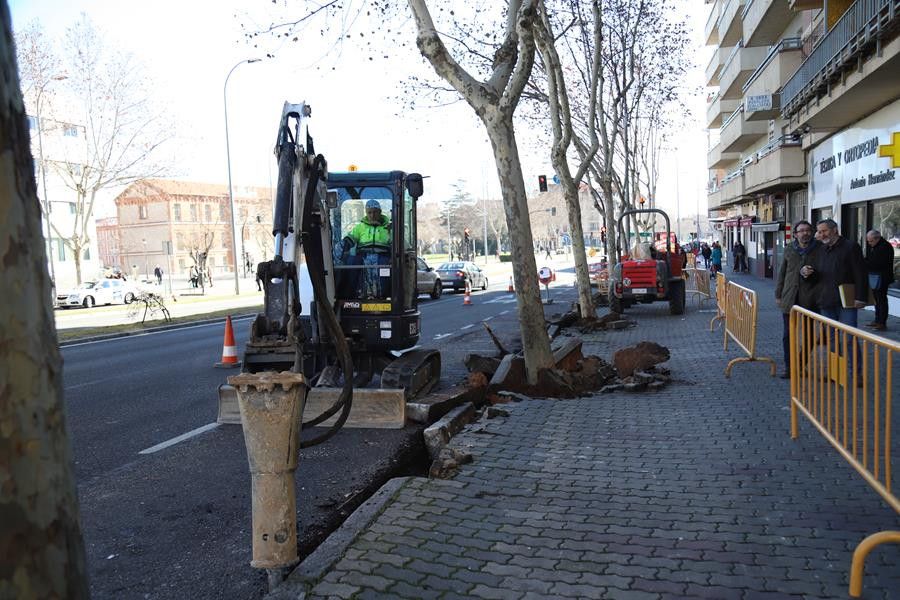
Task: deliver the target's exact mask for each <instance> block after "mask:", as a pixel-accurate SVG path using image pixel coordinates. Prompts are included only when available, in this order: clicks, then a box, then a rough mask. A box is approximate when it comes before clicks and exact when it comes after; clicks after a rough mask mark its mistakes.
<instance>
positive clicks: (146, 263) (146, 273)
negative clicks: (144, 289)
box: [141, 238, 150, 281]
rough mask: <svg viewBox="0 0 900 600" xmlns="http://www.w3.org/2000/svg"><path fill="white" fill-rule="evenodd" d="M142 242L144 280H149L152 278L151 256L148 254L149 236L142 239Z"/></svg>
mask: <svg viewBox="0 0 900 600" xmlns="http://www.w3.org/2000/svg"><path fill="white" fill-rule="evenodd" d="M141 243H142V244H143V245H144V280H145V281H148V280H149V279H150V257H149V256H147V238H144V239H142V240H141Z"/></svg>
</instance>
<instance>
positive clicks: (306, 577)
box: [264, 477, 413, 600]
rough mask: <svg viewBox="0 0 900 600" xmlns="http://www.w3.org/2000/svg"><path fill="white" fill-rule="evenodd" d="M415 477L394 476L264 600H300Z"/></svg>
mask: <svg viewBox="0 0 900 600" xmlns="http://www.w3.org/2000/svg"><path fill="white" fill-rule="evenodd" d="M411 479H413V477H395V478H394V479H391V480H389V481H388V482H387V483H385V484H384V485H383V486H381V487H380V488H379V489H378V491H377V492H375V493H374V494H372V496H371V497H370V498H369V499H368V500H366V501H365V502H364V503H363V504H362V505H360V507H359V508H357V509H356V510H355V511H353V514H351V515H350V516H349V517H347V520H346V521H344V523H343V524H342V525H341V526H340V527H339V528H338V529H337V530H336V531H334V532H333V533H332V534H331V535H329V536H328V537H327V538H326V539H325V541H324V542H322V543H321V544H319V546H318V548H316V549H315V550H314V551H313V553H312V554H310V555H309V556H307V557H306V558H305V559H303V561H302V562H301V563H300V564H299V565H297V566H296V567H295V568H294V570H293V571H291V574H290V575H289V576H288V577H287V579H285V581H284V583H282V584H281V585H280V586H278V588H276V589H275V590H274V591H272V592H270V593H269V594H267V595H266V596H264V598H265V600H301V599H303V598H306V595H307V593H309V590H311V589H312V588H313V586H314V585H315V584H316V583H318V581H319V580H320V579H321V578H322V577H323V576H324V575H325V574H326V573H327V572H328V570H329V569H331V567H332V566H333V565H334V564H336V563H337V562H338V561H339V560H340V559H341V557H343V556H344V554H345V553H346V551H347V548H348V547H350V544H352V543H353V542H354V540H356V538H357V537H358V536H359V534H360V533H362V532H363V531H365V530H366V528H367V527H369V525H371V524H372V522H373V521H375V519H376V518H377V517H378V515H380V514H381V513H382V512H383V510H384V508H385V506H387V504H388V503H390V502H391V501H392V500H393V499H394V498H395V497H396V496H397V494H399V493H400V491H401V490H402V489H403V487H404V486H406V484H407V483H409V481H410V480H411Z"/></svg>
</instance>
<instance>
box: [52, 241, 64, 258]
mask: <svg viewBox="0 0 900 600" xmlns="http://www.w3.org/2000/svg"><path fill="white" fill-rule="evenodd" d="M53 243H54V244H56V258H57V260H58V261H59V262H66V245H65V244H64V243H63V241H62V240H61V239H59V238H56V239H55V240H53Z"/></svg>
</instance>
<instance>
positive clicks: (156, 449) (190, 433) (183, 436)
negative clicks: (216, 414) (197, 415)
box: [138, 423, 219, 454]
mask: <svg viewBox="0 0 900 600" xmlns="http://www.w3.org/2000/svg"><path fill="white" fill-rule="evenodd" d="M218 426H219V424H218V423H208V424H206V425H204V426H203V427H198V428H197V429H194V430H191V431H188V432H187V433H182V434H181V435H179V436H178V437H173V438H172V439H171V440H166V441H165V442H162V443H161V444H157V445H155V446H150V447H149V448H147V449H146V450H141V451H140V452H138V454H153V453H154V452H159V451H160V450H164V449H166V448H168V447H169V446H174V445H175V444H177V443H179V442H183V441H184V440H189V439H191V438H192V437H194V436H197V435H200V434H201V433H206V432H207V431H209V430H211V429H215V428H216V427H218Z"/></svg>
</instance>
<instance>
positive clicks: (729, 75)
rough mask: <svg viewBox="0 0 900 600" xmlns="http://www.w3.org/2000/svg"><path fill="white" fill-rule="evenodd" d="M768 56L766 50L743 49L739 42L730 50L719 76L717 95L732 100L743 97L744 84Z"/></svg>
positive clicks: (767, 50)
mask: <svg viewBox="0 0 900 600" xmlns="http://www.w3.org/2000/svg"><path fill="white" fill-rule="evenodd" d="M768 54H769V49H768V48H762V47H760V48H744V47H743V46H741V44H740V42H738V45H737V46H735V47H734V49H732V51H731V53H730V54H729V55H728V58H726V59H725V64H723V65H722V72H721V74H720V75H719V94H721V96H722V97H723V98H726V99H728V100H733V99H735V98H737V99H740V98H741V97H742V96H743V87H744V84H745V83H747V81H748V80H749V79H750V76H751V75H753V73H754V72H755V71H756V69H757V67H759V65H761V64H762V62H763V61H764V60H765V59H766V57H767V56H768Z"/></svg>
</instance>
